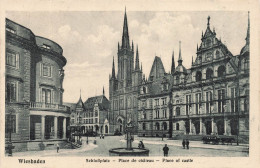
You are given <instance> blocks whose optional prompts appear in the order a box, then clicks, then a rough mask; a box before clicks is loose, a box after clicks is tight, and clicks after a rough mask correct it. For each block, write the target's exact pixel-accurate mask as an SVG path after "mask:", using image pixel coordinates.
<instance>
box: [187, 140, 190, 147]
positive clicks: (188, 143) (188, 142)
mask: <svg viewBox="0 0 260 168" xmlns="http://www.w3.org/2000/svg"><path fill="white" fill-rule="evenodd" d="M189 145H190V141H189V140H188V139H186V147H187V149H189Z"/></svg>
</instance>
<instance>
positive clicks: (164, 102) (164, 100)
mask: <svg viewBox="0 0 260 168" xmlns="http://www.w3.org/2000/svg"><path fill="white" fill-rule="evenodd" d="M166 99H167V98H166V97H165V98H162V105H165V104H166Z"/></svg>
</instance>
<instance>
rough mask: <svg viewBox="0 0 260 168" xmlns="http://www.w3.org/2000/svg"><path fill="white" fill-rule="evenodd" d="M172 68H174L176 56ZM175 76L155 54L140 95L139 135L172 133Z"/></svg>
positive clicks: (143, 81) (168, 134)
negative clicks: (167, 70) (171, 104)
mask: <svg viewBox="0 0 260 168" xmlns="http://www.w3.org/2000/svg"><path fill="white" fill-rule="evenodd" d="M172 69H175V68H174V56H173V64H172ZM172 83H173V77H172V75H171V74H168V73H166V72H165V69H164V66H163V63H162V61H161V58H160V57H157V56H155V59H154V62H153V65H152V68H151V71H150V75H149V78H148V80H147V79H145V77H143V80H142V83H141V86H140V91H139V96H138V136H167V137H170V136H171V133H172V120H171V117H172V111H171V109H170V108H169V105H168V102H169V101H170V100H171V97H170V96H171V87H172Z"/></svg>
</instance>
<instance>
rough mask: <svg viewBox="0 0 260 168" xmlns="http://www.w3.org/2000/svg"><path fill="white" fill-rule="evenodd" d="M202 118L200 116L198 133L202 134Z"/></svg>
mask: <svg viewBox="0 0 260 168" xmlns="http://www.w3.org/2000/svg"><path fill="white" fill-rule="evenodd" d="M202 124H203V123H202V118H200V135H202V134H203V130H202Z"/></svg>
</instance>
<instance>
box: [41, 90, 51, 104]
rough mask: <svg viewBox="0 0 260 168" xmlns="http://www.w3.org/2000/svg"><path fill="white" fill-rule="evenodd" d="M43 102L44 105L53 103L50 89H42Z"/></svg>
mask: <svg viewBox="0 0 260 168" xmlns="http://www.w3.org/2000/svg"><path fill="white" fill-rule="evenodd" d="M42 102H43V103H49V104H50V103H51V90H50V89H45V88H43V89H42Z"/></svg>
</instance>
